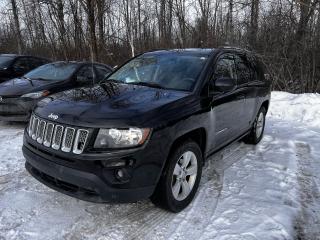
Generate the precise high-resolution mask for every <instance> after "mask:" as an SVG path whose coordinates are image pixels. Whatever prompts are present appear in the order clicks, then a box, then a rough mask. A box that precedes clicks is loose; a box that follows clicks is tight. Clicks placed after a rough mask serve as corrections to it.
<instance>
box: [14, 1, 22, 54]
mask: <svg viewBox="0 0 320 240" xmlns="http://www.w3.org/2000/svg"><path fill="white" fill-rule="evenodd" d="M11 6H12V12H13V19H14V26H15V32H16V36H17V39H18V41H17V44H18V52H19V54H21V53H22V51H23V42H22V38H21V30H20V22H19V17H18V8H17V3H16V0H11Z"/></svg>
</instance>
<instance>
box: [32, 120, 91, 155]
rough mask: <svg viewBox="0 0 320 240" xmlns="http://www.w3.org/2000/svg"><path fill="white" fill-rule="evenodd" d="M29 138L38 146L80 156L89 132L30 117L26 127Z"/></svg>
mask: <svg viewBox="0 0 320 240" xmlns="http://www.w3.org/2000/svg"><path fill="white" fill-rule="evenodd" d="M27 130H28V134H29V136H30V137H31V138H32V139H33V140H35V141H37V142H38V143H40V144H43V145H44V146H46V147H48V148H52V149H54V150H57V151H60V150H61V151H63V152H67V153H68V152H71V151H72V152H73V153H75V154H81V153H82V152H83V150H84V148H85V147H86V144H87V141H88V137H89V131H88V130H86V129H76V128H73V127H70V126H63V125H60V124H55V123H52V122H48V121H46V120H44V119H41V118H39V117H37V116H35V115H32V116H31V119H30V123H29V126H28V129H27Z"/></svg>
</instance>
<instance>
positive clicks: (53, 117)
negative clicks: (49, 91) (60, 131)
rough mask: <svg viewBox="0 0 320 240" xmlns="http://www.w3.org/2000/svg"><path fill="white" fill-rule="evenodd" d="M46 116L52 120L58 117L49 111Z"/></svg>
mask: <svg viewBox="0 0 320 240" xmlns="http://www.w3.org/2000/svg"><path fill="white" fill-rule="evenodd" d="M48 118H51V119H53V120H57V119H58V118H59V116H58V115H55V114H53V113H51V114H50V115H49V116H48Z"/></svg>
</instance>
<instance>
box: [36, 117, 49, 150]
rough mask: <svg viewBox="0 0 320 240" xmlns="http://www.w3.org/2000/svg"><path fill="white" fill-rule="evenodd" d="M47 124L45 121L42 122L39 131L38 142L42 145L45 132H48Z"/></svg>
mask: <svg viewBox="0 0 320 240" xmlns="http://www.w3.org/2000/svg"><path fill="white" fill-rule="evenodd" d="M46 124H47V123H46V122H45V121H44V120H41V121H40V124H39V127H38V130H37V142H38V143H40V144H42V143H43V137H44V131H45V130H46Z"/></svg>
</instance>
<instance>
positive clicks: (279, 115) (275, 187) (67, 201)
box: [0, 92, 320, 240]
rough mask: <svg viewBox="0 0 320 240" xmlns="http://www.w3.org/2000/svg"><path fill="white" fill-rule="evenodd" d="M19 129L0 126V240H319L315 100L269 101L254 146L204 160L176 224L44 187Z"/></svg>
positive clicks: (137, 208) (318, 110)
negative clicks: (29, 168)
mask: <svg viewBox="0 0 320 240" xmlns="http://www.w3.org/2000/svg"><path fill="white" fill-rule="evenodd" d="M23 127H24V126H23V125H21V124H9V123H1V122H0V157H1V158H0V240H2V239H19V240H23V239H28V240H30V239H70V240H71V239H72V240H76V239H98V240H104V239H208V240H209V239H219V240H225V239H228V240H233V239H237V240H238V239H243V240H244V239H246V240H254V239H259V240H260V239H310V240H315V239H320V191H319V187H320V174H319V173H318V172H319V170H320V160H319V156H320V95H317V94H302V95H293V94H289V93H284V92H273V94H272V104H271V106H270V112H269V114H268V119H267V125H266V131H265V136H264V138H263V140H262V142H261V143H260V144H259V145H257V146H250V145H245V144H243V143H234V144H233V145H231V146H229V147H227V148H226V149H224V150H222V151H221V152H219V153H217V154H215V155H214V156H213V157H212V158H210V160H209V162H208V164H207V165H206V167H205V169H204V173H203V179H202V182H201V186H200V189H199V192H198V194H197V196H196V199H195V200H194V201H193V203H192V204H191V206H189V207H188V208H187V209H186V210H184V211H183V212H181V213H179V214H172V213H168V212H166V211H163V210H161V209H158V208H156V207H154V206H153V205H152V204H151V203H150V202H149V201H148V200H145V201H140V202H138V203H134V204H93V203H88V202H84V201H80V200H77V199H73V198H71V197H68V196H65V195H63V194H60V193H58V192H55V191H53V190H51V189H49V188H47V187H45V186H44V185H42V184H41V183H38V182H37V181H36V180H34V179H33V178H32V177H31V176H29V174H28V173H27V172H26V171H25V169H24V159H23V156H22V154H21V150H20V149H21V145H22V135H23Z"/></svg>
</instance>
